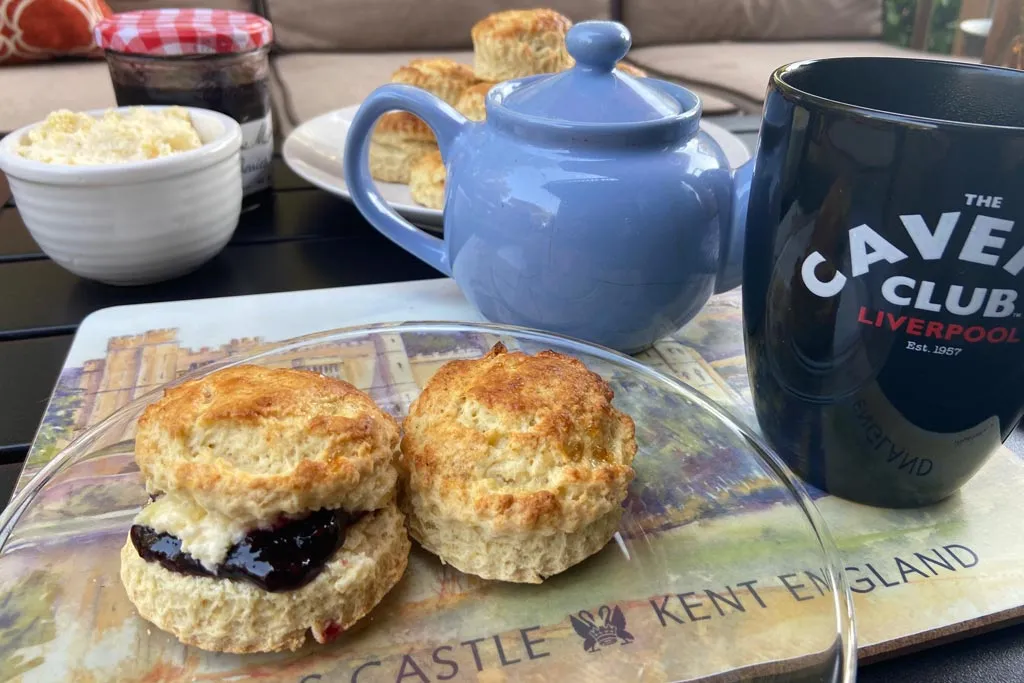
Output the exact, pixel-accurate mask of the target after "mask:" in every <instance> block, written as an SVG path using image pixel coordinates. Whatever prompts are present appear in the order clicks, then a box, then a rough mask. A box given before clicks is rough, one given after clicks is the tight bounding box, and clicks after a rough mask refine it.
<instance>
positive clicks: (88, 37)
mask: <svg viewBox="0 0 1024 683" xmlns="http://www.w3.org/2000/svg"><path fill="white" fill-rule="evenodd" d="M110 14H111V10H110V7H108V6H107V3H106V2H104V1H103V0H0V64H17V63H19V62H34V61H39V60H42V59H50V58H52V57H62V56H79V57H82V56H96V55H98V54H100V53H99V51H98V50H97V48H96V44H95V43H94V42H93V38H92V27H93V26H94V25H95V24H96V22H97V21H99V20H100V19H102V18H104V17H108V16H110Z"/></svg>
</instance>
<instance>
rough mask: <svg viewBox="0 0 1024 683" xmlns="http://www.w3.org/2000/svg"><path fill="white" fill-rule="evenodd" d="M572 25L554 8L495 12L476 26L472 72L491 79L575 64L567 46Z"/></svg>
mask: <svg viewBox="0 0 1024 683" xmlns="http://www.w3.org/2000/svg"><path fill="white" fill-rule="evenodd" d="M571 27H572V21H570V20H569V18H568V17H566V16H564V15H562V14H559V13H558V12H556V11H554V10H551V9H530V10H507V11H504V12H495V13H494V14H491V15H490V16H488V17H486V18H484V19H481V20H480V21H478V22H477V23H476V24H475V25H474V26H473V30H472V34H471V35H472V38H473V71H475V72H476V75H477V77H478V78H479V79H480V80H484V81H492V82H499V81H507V80H510V79H513V78H524V77H526V76H535V75H537V74H545V73H557V72H559V71H562V70H564V69H566V68H568V67H569V66H570V65H571V64H572V58H571V57H570V56H569V52H568V51H567V50H566V49H565V36H566V34H567V33H568V32H569V29H570V28H571Z"/></svg>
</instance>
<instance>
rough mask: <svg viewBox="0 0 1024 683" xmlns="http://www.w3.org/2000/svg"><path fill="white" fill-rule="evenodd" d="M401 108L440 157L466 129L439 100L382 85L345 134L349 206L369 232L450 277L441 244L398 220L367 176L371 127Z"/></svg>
mask: <svg viewBox="0 0 1024 683" xmlns="http://www.w3.org/2000/svg"><path fill="white" fill-rule="evenodd" d="M396 109H401V110H404V111H408V112H411V113H413V114H415V115H416V116H418V117H420V118H421V119H423V120H424V121H426V122H427V125H428V126H430V127H431V129H433V131H434V134H435V135H436V136H437V144H438V147H440V149H441V158H442V159H447V158H448V150H449V149H450V147H451V145H452V143H453V142H454V141H455V139H456V138H457V137H458V136H459V134H460V133H461V132H462V131H463V130H464V128H465V125H466V123H467V121H466V118H465V117H464V116H462V114H460V113H458V112H457V111H455V109H453V108H452V107H451V106H449V105H448V104H447V103H446V102H444V101H443V100H441V99H439V98H437V97H434V96H433V95H431V94H430V93H428V92H427V91H425V90H421V89H419V88H414V87H412V86H410V85H384V86H381V87H379V88H377V89H376V90H374V91H373V92H372V93H370V96H369V97H367V98H366V100H365V101H363V104H362V105H361V106H360V107H359V111H357V112H356V115H355V117H354V118H353V119H352V123H351V125H350V126H349V129H348V137H347V139H346V140H345V157H344V163H343V170H344V173H345V183H346V184H347V185H348V189H349V192H351V193H352V201H353V202H354V203H355V205H356V208H358V209H359V211H360V213H362V214H363V216H364V217H365V218H366V220H367V221H369V222H370V224H371V225H373V227H375V228H376V229H377V230H379V231H380V232H381V234H383V235H384V236H385V237H387V238H388V239H389V240H391V241H392V242H394V243H395V244H397V245H398V246H400V247H402V248H403V249H405V250H406V251H408V252H409V253H410V254H412V255H413V256H415V257H417V258H418V259H420V260H421V261H424V262H426V263H427V264H429V265H431V266H433V267H434V268H436V269H437V270H439V271H441V272H442V273H444V274H445V275H447V276H449V277H451V274H452V269H451V264H450V263H449V262H448V250H447V248H446V247H445V243H444V240H442V239H438V238H437V237H434V236H433V235H428V234H427V233H425V232H423V231H422V230H420V229H419V228H417V227H415V226H414V225H413V224H412V223H410V222H409V221H407V220H405V219H404V218H402V217H401V216H399V215H398V214H397V213H396V212H395V210H394V209H392V208H391V206H390V205H389V204H388V203H387V202H386V201H384V198H383V197H381V196H380V192H378V191H377V187H376V186H375V185H374V182H373V178H372V177H371V176H370V163H369V157H370V136H371V135H372V134H373V126H374V124H375V123H376V122H377V119H379V118H380V117H381V116H383V115H384V114H386V113H387V112H389V111H394V110H396Z"/></svg>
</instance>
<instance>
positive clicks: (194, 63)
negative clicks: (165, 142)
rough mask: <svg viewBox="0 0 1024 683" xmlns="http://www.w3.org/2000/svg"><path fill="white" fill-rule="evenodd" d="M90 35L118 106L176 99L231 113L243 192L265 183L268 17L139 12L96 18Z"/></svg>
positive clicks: (268, 158)
mask: <svg viewBox="0 0 1024 683" xmlns="http://www.w3.org/2000/svg"><path fill="white" fill-rule="evenodd" d="M95 37H96V42H97V44H98V45H99V46H100V47H102V48H103V49H104V50H105V51H106V55H107V65H108V66H109V68H110V77H111V80H112V81H113V84H114V94H115V96H116V97H117V104H118V105H119V106H122V107H125V106H138V105H179V106H183V107H196V108H201V109H211V110H214V111H217V112H220V113H222V114H225V115H227V116H230V117H231V118H233V119H235V120H236V121H238V123H239V124H240V125H241V128H242V149H241V157H242V162H241V163H242V186H243V193H244V194H246V195H248V194H252V193H253V192H257V191H259V190H263V189H265V188H267V187H269V186H270V165H271V162H272V159H273V153H274V132H273V117H272V115H271V108H270V80H269V78H270V63H269V54H270V48H271V44H272V41H273V29H272V26H271V25H270V22H269V21H267V20H266V19H265V18H263V17H260V16H257V15H255V14H250V13H246V12H233V11H230V10H198V9H197V10H189V9H181V10H167V11H164V10H142V11H137V12H124V13H120V14H115V15H113V16H111V17H108V18H106V19H104V20H102V21H100V22H99V23H98V24H97V25H96V28H95ZM201 133H202V132H201V131H200V134H201Z"/></svg>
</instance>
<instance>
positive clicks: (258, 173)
mask: <svg viewBox="0 0 1024 683" xmlns="http://www.w3.org/2000/svg"><path fill="white" fill-rule="evenodd" d="M241 127H242V193H243V194H246V195H249V194H252V193H253V192H259V191H260V190H265V189H266V188H268V187H270V166H271V164H272V163H273V160H274V120H273V117H272V116H271V114H270V112H267V115H266V116H265V117H263V118H261V119H256V120H255V121H249V122H247V123H243V124H242V126H241Z"/></svg>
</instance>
